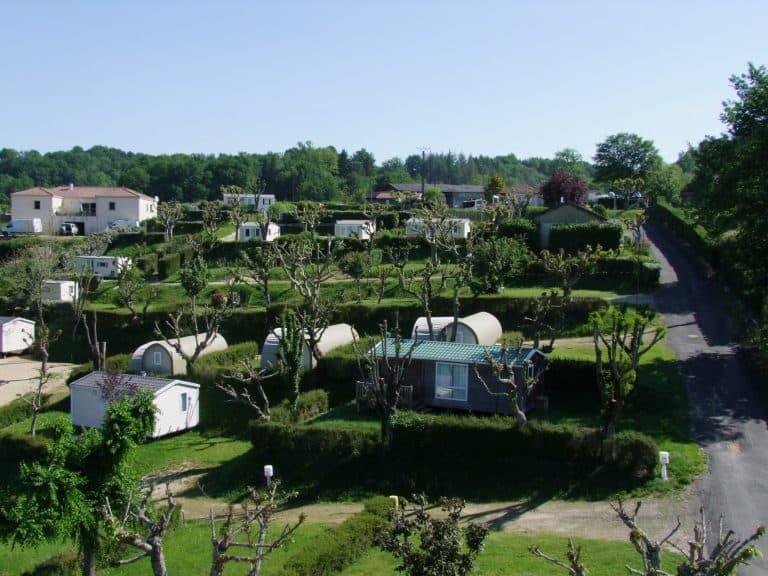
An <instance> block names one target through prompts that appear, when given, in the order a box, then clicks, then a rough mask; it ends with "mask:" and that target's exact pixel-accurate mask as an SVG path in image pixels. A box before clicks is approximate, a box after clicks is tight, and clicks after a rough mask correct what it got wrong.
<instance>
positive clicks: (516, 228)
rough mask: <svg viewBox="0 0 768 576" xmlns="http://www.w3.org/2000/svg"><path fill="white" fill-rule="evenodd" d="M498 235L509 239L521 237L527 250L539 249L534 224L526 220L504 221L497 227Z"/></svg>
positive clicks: (537, 234)
mask: <svg viewBox="0 0 768 576" xmlns="http://www.w3.org/2000/svg"><path fill="white" fill-rule="evenodd" d="M499 234H500V235H502V236H507V237H510V238H515V237H518V236H520V237H522V238H523V239H524V240H525V245H526V246H528V249H529V250H537V249H538V248H539V232H538V229H537V228H536V224H535V223H534V222H533V221H532V220H529V219H527V218H513V219H510V220H505V221H504V222H502V223H501V225H500V226H499Z"/></svg>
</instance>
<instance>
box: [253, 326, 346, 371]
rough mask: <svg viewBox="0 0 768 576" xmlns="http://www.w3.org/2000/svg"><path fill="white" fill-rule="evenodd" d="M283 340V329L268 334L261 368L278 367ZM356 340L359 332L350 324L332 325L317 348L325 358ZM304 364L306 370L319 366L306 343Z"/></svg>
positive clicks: (276, 329) (263, 348)
mask: <svg viewBox="0 0 768 576" xmlns="http://www.w3.org/2000/svg"><path fill="white" fill-rule="evenodd" d="M282 338H283V329H282V328H275V329H274V330H272V331H271V332H270V333H269V334H267V337H266V338H265V339H264V346H263V347H262V349H261V366H262V367H263V368H266V367H267V366H269V365H271V366H277V364H278V362H279V360H280V356H279V354H278V349H279V348H280V341H281V340H282ZM355 338H357V332H356V331H355V329H354V328H352V326H350V325H349V324H332V325H331V326H328V328H326V329H325V331H324V332H323V335H322V337H321V338H320V342H318V344H317V347H318V349H319V351H320V355H321V356H323V355H325V354H327V353H328V352H330V351H331V350H334V349H335V348H339V347H340V346H346V345H347V344H351V343H352V342H353V341H354V339H355ZM302 364H303V366H304V369H305V370H311V369H312V368H314V367H315V365H316V364H317V362H316V361H315V359H314V357H313V356H312V351H311V350H310V349H309V346H308V345H307V344H306V342H305V343H304V352H303V353H302Z"/></svg>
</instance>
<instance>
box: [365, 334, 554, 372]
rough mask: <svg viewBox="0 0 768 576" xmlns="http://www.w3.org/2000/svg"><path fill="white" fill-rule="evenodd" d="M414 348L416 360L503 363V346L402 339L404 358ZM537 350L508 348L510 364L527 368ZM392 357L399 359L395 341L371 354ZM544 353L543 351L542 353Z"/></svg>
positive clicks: (412, 357)
mask: <svg viewBox="0 0 768 576" xmlns="http://www.w3.org/2000/svg"><path fill="white" fill-rule="evenodd" d="M412 348H413V352H412V353H411V359H412V360H429V361H434V362H457V363H460V364H487V363H488V362H487V361H486V355H487V354H490V355H491V357H492V358H493V359H494V360H495V361H496V362H499V363H501V344H492V345H488V344H461V343H458V342H443V341H441V340H406V339H403V340H400V356H405V355H406V354H408V352H409V351H410V350H411V349H412ZM534 351H536V350H535V349H534V348H508V349H507V361H508V362H509V363H510V364H511V365H513V366H523V363H524V362H525V360H526V359H527V358H529V357H530V355H531V353H532V352H534ZM385 352H386V356H387V357H389V358H393V357H394V356H395V339H394V338H387V339H386V340H382V341H380V342H379V343H378V344H376V346H375V347H374V348H373V350H372V351H371V354H372V355H375V356H378V357H380V358H381V357H383V356H384V355H385ZM539 353H540V352H539Z"/></svg>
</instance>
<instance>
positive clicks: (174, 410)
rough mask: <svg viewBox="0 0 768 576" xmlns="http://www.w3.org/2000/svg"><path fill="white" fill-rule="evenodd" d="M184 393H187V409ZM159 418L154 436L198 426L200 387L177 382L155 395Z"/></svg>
mask: <svg viewBox="0 0 768 576" xmlns="http://www.w3.org/2000/svg"><path fill="white" fill-rule="evenodd" d="M182 394H187V410H186V411H183V410H182V409H181V408H182V400H181V396H182ZM155 406H157V409H158V411H157V420H156V421H155V430H154V432H153V434H152V436H153V437H154V438H157V437H158V436H165V435H166V434H173V433H174V432H180V431H182V430H187V429H188V428H192V427H194V426H197V424H198V423H199V422H200V389H199V388H195V387H194V386H185V385H183V384H176V385H175V386H171V387H170V388H168V389H167V390H164V391H163V392H162V393H160V394H158V395H156V396H155Z"/></svg>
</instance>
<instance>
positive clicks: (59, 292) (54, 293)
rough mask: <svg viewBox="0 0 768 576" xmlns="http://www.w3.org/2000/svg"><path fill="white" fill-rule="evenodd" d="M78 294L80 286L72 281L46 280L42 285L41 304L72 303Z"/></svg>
mask: <svg viewBox="0 0 768 576" xmlns="http://www.w3.org/2000/svg"><path fill="white" fill-rule="evenodd" d="M79 293H80V286H79V285H78V283H77V282H75V281H74V280H46V281H45V283H44V284H43V302H45V303H47V304H56V303H58V302H74V301H75V300H77V297H78V295H79Z"/></svg>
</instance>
